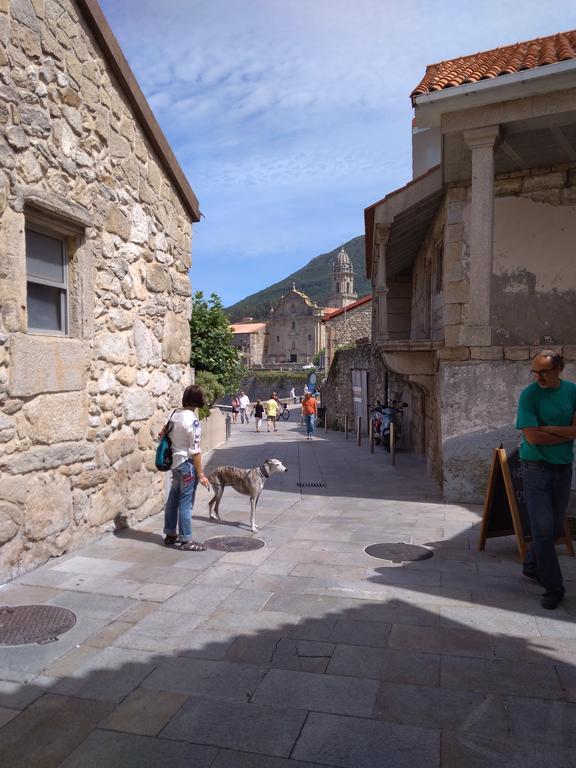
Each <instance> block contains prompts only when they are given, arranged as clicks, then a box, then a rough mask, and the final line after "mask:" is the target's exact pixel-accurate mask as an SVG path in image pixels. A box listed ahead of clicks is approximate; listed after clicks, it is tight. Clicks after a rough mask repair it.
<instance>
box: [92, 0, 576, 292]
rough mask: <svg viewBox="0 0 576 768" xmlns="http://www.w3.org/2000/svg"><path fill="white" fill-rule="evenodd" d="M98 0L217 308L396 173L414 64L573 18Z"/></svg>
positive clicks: (550, 3) (393, 183)
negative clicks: (164, 155)
mask: <svg viewBox="0 0 576 768" xmlns="http://www.w3.org/2000/svg"><path fill="white" fill-rule="evenodd" d="M100 3H101V6H102V9H103V11H104V13H105V14H106V17H107V19H108V22H109V24H110V26H111V27H112V29H113V31H114V33H115V35H116V37H117V38H118V40H119V42H120V45H121V46H122V49H123V51H124V54H125V55H126V58H127V59H128V61H129V63H130V65H131V67H132V69H133V70H134V72H135V74H136V77H137V78H138V81H139V83H140V86H141V87H142V90H143V91H144V93H145V95H146V97H147V98H148V100H149V102H150V104H151V106H152V108H153V110H154V112H155V114H156V117H157V118H158V121H159V123H160V125H161V126H162V129H163V130H164V132H165V134H166V136H167V137H168V140H169V141H170V143H171V145H172V148H173V150H174V152H175V154H176V156H177V158H178V160H179V162H180V164H181V165H182V167H183V169H184V171H185V172H186V174H187V176H188V179H189V181H190V183H191V185H192V188H193V189H194V192H195V193H196V195H197V197H198V198H199V201H200V207H201V210H202V212H203V214H204V217H205V218H203V219H202V222H201V223H200V224H197V225H195V227H194V232H193V244H192V260H193V266H192V271H191V279H192V285H193V289H194V290H203V291H205V292H207V293H210V292H212V291H215V292H216V293H218V294H219V295H220V296H221V297H222V300H223V301H224V304H225V305H229V304H232V303H234V302H235V301H238V300H240V299H242V298H244V296H246V295H248V294H250V293H253V292H255V291H257V290H260V289H261V288H264V287H265V286H267V285H269V284H271V283H273V282H275V281H277V280H279V279H281V278H282V277H285V276H286V275H287V274H289V273H290V272H293V271H294V270H296V269H299V268H300V267H302V266H304V264H306V263H307V262H308V261H309V260H310V259H311V258H312V257H314V256H317V255H318V254H319V253H324V252H326V251H329V250H331V249H332V248H335V247H336V246H338V245H339V244H340V243H341V242H345V241H346V240H349V239H351V238H352V237H355V236H356V235H360V234H362V233H363V209H364V208H365V206H367V205H369V204H370V203H372V202H374V201H375V200H378V199H380V198H381V197H383V196H384V195H385V194H387V193H388V192H390V191H391V190H393V189H395V188H396V187H398V186H401V185H403V184H405V183H406V182H407V181H409V179H410V178H411V155H410V130H411V119H412V110H411V104H410V99H409V94H410V91H411V90H412V89H413V88H414V87H415V86H416V85H417V84H418V82H419V81H420V79H421V78H422V76H423V74H424V71H425V68H426V64H430V63H435V62H437V61H440V60H443V59H450V58H454V57H456V56H459V55H465V54H468V53H474V52H476V51H481V50H488V49H490V48H495V47H497V46H499V45H507V44H510V43H514V42H518V41H521V40H528V39H530V38H532V37H538V36H543V35H549V34H553V33H555V32H560V31H564V30H568V29H574V28H575V27H576V5H575V4H573V3H569V2H568V1H567V0H547V2H541V0H539V1H538V2H536V1H535V0H513V1H512V0H498V1H496V0H477V2H476V3H464V2H462V0H460V1H459V2H454V1H453V0H404V1H403V2H391V1H389V0H162V2H157V0H100Z"/></svg>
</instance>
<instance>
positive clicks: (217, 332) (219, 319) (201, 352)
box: [190, 291, 245, 392]
mask: <svg viewBox="0 0 576 768" xmlns="http://www.w3.org/2000/svg"><path fill="white" fill-rule="evenodd" d="M190 334H191V337H192V354H191V356H190V365H192V366H193V367H194V368H195V369H196V370H197V371H208V372H209V373H213V374H214V376H216V378H217V379H218V381H219V382H220V384H221V385H222V386H223V387H224V389H225V390H226V392H233V391H234V390H235V389H237V388H238V386H239V384H240V379H241V378H242V376H243V375H244V373H245V367H244V365H243V364H242V361H241V359H240V351H239V350H238V349H236V347H235V346H234V345H233V344H232V338H233V334H232V331H231V330H230V321H229V320H228V318H227V317H226V314H225V313H224V308H223V307H222V302H221V300H220V297H219V296H218V295H217V294H215V293H213V294H211V296H210V298H209V299H206V298H204V294H203V293H202V291H196V293H195V294H194V296H193V300H192V319H191V320H190Z"/></svg>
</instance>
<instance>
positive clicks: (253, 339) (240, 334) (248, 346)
mask: <svg viewBox="0 0 576 768" xmlns="http://www.w3.org/2000/svg"><path fill="white" fill-rule="evenodd" d="M230 329H231V331H232V333H233V334H234V337H233V339H232V344H233V345H234V346H235V347H236V348H237V349H239V350H240V352H241V353H242V361H243V363H244V365H245V366H246V367H247V368H261V367H262V364H263V360H264V342H265V340H266V323H250V322H246V323H235V324H234V325H231V326H230Z"/></svg>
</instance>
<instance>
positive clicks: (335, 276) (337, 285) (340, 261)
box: [328, 247, 358, 307]
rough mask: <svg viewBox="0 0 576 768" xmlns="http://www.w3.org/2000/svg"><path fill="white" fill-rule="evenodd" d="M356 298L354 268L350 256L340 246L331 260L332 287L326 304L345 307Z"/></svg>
mask: <svg viewBox="0 0 576 768" xmlns="http://www.w3.org/2000/svg"><path fill="white" fill-rule="evenodd" d="M357 298H358V295H357V294H356V293H355V292H354V268H353V267H352V262H351V261H350V256H348V254H347V253H346V251H345V250H344V247H342V248H341V249H340V252H339V253H338V254H337V255H336V256H335V257H334V261H333V262H332V287H331V293H330V298H329V299H328V306H330V307H347V306H348V304H352V303H353V302H355V301H356V299H357Z"/></svg>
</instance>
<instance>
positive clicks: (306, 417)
mask: <svg viewBox="0 0 576 768" xmlns="http://www.w3.org/2000/svg"><path fill="white" fill-rule="evenodd" d="M290 397H291V398H292V402H293V403H294V404H297V403H298V397H297V395H296V390H295V389H294V387H292V389H291V390H290ZM319 397H320V389H319V388H318V387H315V388H314V391H313V392H312V391H310V389H309V387H308V386H307V385H306V384H305V385H304V389H303V392H302V397H301V398H300V403H301V406H302V419H301V423H302V424H305V425H306V439H307V440H312V438H313V436H314V426H315V423H316V418H317V417H318V399H319ZM231 404H232V423H233V424H237V423H238V414H240V423H241V424H249V423H250V416H254V420H255V424H256V432H260V431H262V430H261V429H260V427H261V426H262V420H263V419H264V416H266V427H267V430H266V431H267V432H272V431H274V432H277V431H278V427H277V419H278V415H279V412H280V411H281V410H282V408H283V407H284V406H283V405H282V403H281V402H280V400H279V398H278V396H277V395H276V392H272V394H271V395H270V399H269V400H265V401H264V402H262V400H256V402H255V403H254V404H253V405H252V409H251V411H250V413H248V411H249V409H250V405H251V404H250V398H249V397H248V395H247V394H246V393H245V392H243V391H242V392H239V393H238V394H237V395H234V396H233V397H232V403H231Z"/></svg>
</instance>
